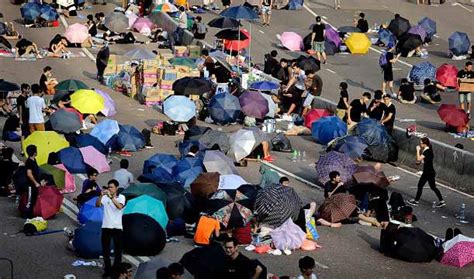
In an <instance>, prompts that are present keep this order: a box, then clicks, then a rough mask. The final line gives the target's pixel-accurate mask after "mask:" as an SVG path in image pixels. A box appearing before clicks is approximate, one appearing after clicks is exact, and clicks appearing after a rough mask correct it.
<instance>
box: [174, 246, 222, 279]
mask: <svg viewBox="0 0 474 279" xmlns="http://www.w3.org/2000/svg"><path fill="white" fill-rule="evenodd" d="M225 259H226V254H225V252H224V249H222V246H220V245H209V246H204V247H198V248H194V249H193V250H191V251H189V252H186V253H185V254H184V255H183V257H182V258H181V260H180V261H179V262H180V263H181V264H182V265H183V266H184V268H186V269H187V270H189V272H190V273H191V274H192V275H193V276H194V278H221V276H222V274H224V272H225V265H226V260H225Z"/></svg>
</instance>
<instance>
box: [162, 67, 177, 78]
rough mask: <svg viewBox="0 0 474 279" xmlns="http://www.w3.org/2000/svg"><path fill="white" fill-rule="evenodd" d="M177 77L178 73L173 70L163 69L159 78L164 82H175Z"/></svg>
mask: <svg viewBox="0 0 474 279" xmlns="http://www.w3.org/2000/svg"><path fill="white" fill-rule="evenodd" d="M177 77H178V73H177V72H176V70H174V69H165V70H164V72H163V76H162V77H161V78H162V79H164V80H176V79H177Z"/></svg>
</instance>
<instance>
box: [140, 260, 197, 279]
mask: <svg viewBox="0 0 474 279" xmlns="http://www.w3.org/2000/svg"><path fill="white" fill-rule="evenodd" d="M171 263H172V262H171V261H169V260H167V259H165V258H162V257H158V256H156V257H153V258H152V259H150V260H149V261H147V262H142V263H140V264H139V265H138V268H137V271H136V272H135V274H134V276H133V278H135V279H155V278H156V271H157V270H158V269H160V268H162V267H168V266H170V264H171ZM181 278H183V279H193V278H194V277H193V276H192V275H191V273H189V271H187V270H186V269H185V270H184V274H183V275H181Z"/></svg>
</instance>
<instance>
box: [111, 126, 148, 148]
mask: <svg viewBox="0 0 474 279" xmlns="http://www.w3.org/2000/svg"><path fill="white" fill-rule="evenodd" d="M119 127H120V129H119V132H118V134H117V138H116V139H117V141H116V144H117V146H118V147H119V149H120V150H126V151H132V152H136V151H138V150H140V149H142V148H143V147H145V137H144V136H143V134H142V133H141V132H140V131H139V130H138V129H137V128H135V127H133V126H131V125H119Z"/></svg>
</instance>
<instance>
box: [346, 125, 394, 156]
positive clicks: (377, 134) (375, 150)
mask: <svg viewBox="0 0 474 279" xmlns="http://www.w3.org/2000/svg"><path fill="white" fill-rule="evenodd" d="M352 134H353V135H356V136H359V137H361V138H363V139H364V140H365V142H366V143H367V145H368V147H367V153H368V156H367V159H372V160H375V161H382V162H389V161H394V160H396V159H397V157H398V146H397V143H396V142H395V140H394V139H393V138H392V136H390V135H389V134H388V132H387V129H385V127H384V126H383V125H382V124H380V122H378V121H377V120H375V119H371V118H364V119H362V121H360V122H359V123H357V125H356V126H355V127H354V129H353V131H352Z"/></svg>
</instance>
